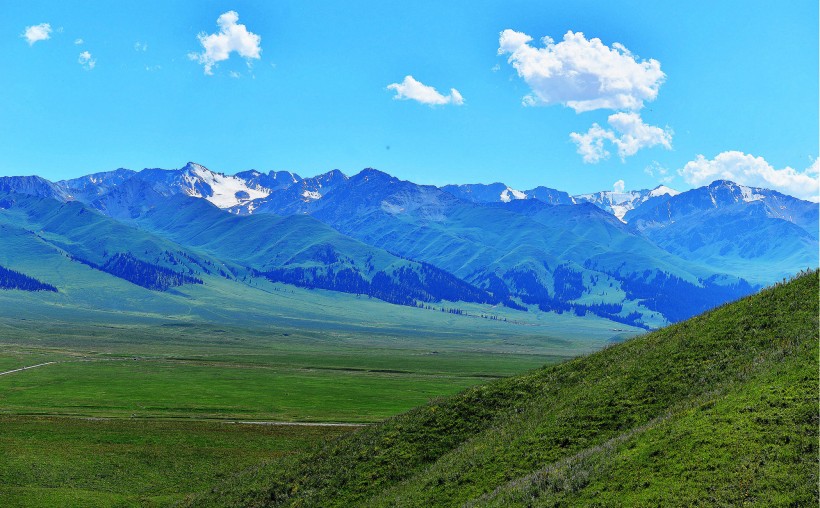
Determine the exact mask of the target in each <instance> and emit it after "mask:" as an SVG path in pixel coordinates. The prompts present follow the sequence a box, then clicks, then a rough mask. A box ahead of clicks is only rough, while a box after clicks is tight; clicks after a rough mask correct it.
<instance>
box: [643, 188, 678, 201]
mask: <svg viewBox="0 0 820 508" xmlns="http://www.w3.org/2000/svg"><path fill="white" fill-rule="evenodd" d="M678 194H680V191H677V190H675V189H673V188H671V187H667V186H666V185H658V186H657V187H655V188H654V189H652V190H651V191H650V192H649V197H653V198H654V197H658V196H677V195H678Z"/></svg>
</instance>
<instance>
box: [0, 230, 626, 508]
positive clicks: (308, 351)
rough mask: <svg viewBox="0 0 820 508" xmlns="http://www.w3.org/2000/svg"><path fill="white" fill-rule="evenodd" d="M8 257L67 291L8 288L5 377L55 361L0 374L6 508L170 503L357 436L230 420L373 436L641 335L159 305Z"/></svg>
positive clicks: (229, 302)
mask: <svg viewBox="0 0 820 508" xmlns="http://www.w3.org/2000/svg"><path fill="white" fill-rule="evenodd" d="M30 240H31V239H30V238H29V239H27V240H26V241H30ZM4 244H5V245H8V243H7V242H4ZM8 254H9V256H10V257H9V258H8V259H10V260H14V261H15V262H16V263H17V264H16V265H15V266H16V267H17V268H20V269H23V270H25V271H27V272H29V273H34V274H35V275H36V276H39V277H43V278H47V279H49V280H55V282H58V283H59V284H61V291H60V293H56V294H54V293H49V294H42V293H36V294H32V293H26V292H22V291H0V372H4V371H6V370H12V369H16V368H20V367H24V366H30V365H35V364H39V363H44V362H49V361H50V362H56V363H54V364H50V365H47V366H43V367H38V368H33V369H29V370H25V371H21V372H17V373H13V374H9V375H4V376H0V457H3V460H2V461H0V463H2V464H0V486H2V487H0V501H2V502H0V505H2V506H117V505H119V506H145V505H147V506H153V505H167V504H169V503H172V502H175V501H179V500H181V499H182V498H183V497H184V496H186V495H188V494H191V493H194V492H197V491H200V490H203V489H205V488H207V487H208V486H210V485H212V484H213V483H215V482H217V481H219V480H220V479H221V478H223V477H225V476H226V475H229V474H232V473H234V472H235V471H239V470H242V469H244V468H246V467H249V466H252V465H255V464H257V463H259V462H260V461H262V460H270V459H272V458H276V457H278V456H280V455H283V454H284V455H288V456H291V455H292V456H297V455H300V454H304V453H307V452H308V451H309V450H311V449H313V447H316V446H320V445H321V443H322V442H323V441H324V439H328V438H335V437H336V436H338V435H339V434H341V433H345V432H348V431H350V430H351V428H352V427H318V426H317V427H305V426H278V425H273V426H270V425H245V424H233V423H228V422H234V421H271V420H273V421H288V422H292V421H296V422H357V423H371V422H376V421H380V420H382V419H384V418H386V417H390V416H393V415H395V414H398V413H401V412H404V411H407V410H409V409H411V408H412V407H415V406H418V405H420V404H425V403H427V402H428V401H429V400H431V399H433V398H437V397H440V396H444V395H450V394H455V393H457V392H458V391H460V390H462V389H464V388H466V387H468V386H472V385H475V384H480V383H483V382H486V381H487V380H490V379H494V378H498V377H505V376H510V375H514V374H517V373H520V372H522V371H525V370H528V369H532V368H536V367H539V366H541V365H544V364H546V363H554V362H557V361H561V360H563V359H565V358H567V357H571V356H576V355H579V354H583V353H586V352H588V351H592V350H595V349H598V348H600V347H603V346H604V345H606V344H608V343H611V342H617V341H621V340H623V339H624V338H626V337H628V336H630V335H633V334H634V333H635V332H636V331H635V330H634V329H632V328H629V327H627V326H624V325H618V324H615V323H612V322H609V321H606V320H602V319H599V318H584V319H581V318H577V317H575V316H571V315H569V314H564V315H556V314H545V313H521V312H514V311H510V310H509V309H496V308H492V307H489V306H479V305H469V304H463V303H453V304H446V303H445V304H439V305H440V306H456V305H457V306H459V307H460V308H463V309H465V310H466V311H467V312H468V313H469V314H470V315H467V316H460V315H454V314H448V313H445V312H441V311H440V310H438V309H436V310H428V309H418V308H412V307H400V306H395V305H389V304H385V303H383V302H380V301H378V300H372V299H368V298H357V297H355V296H353V295H344V294H338V293H332V292H325V291H310V290H305V289H298V288H294V287H290V286H284V285H277V284H271V283H267V282H265V281H252V282H251V283H250V284H241V283H239V282H237V281H229V280H225V279H221V278H218V277H210V278H209V279H208V281H207V282H208V284H207V287H204V286H183V287H180V288H175V290H174V291H169V292H167V293H157V292H153V291H148V290H145V289H143V288H140V287H138V286H134V285H133V284H130V283H127V282H124V281H122V280H120V279H117V278H115V277H111V276H109V275H108V274H105V273H102V272H98V271H95V270H92V269H90V268H88V267H86V266H84V265H77V264H76V263H70V262H68V261H67V260H66V258H64V257H63V256H57V255H53V253H52V252H50V251H48V250H47V249H46V250H45V251H44V252H43V255H42V256H41V257H39V258H37V256H33V257H32V258H27V259H20V258H16V257H13V256H12V254H13V253H11V252H9V253H8ZM56 279H59V280H56ZM73 281H79V282H76V283H75V282H73ZM84 285H86V287H97V288H101V289H100V290H99V291H94V292H92V291H88V290H87V289H84V287H83V286H84ZM482 315H484V316H493V317H496V318H497V319H488V318H482V317H480V316H482ZM505 318H506V319H507V321H504V319H505Z"/></svg>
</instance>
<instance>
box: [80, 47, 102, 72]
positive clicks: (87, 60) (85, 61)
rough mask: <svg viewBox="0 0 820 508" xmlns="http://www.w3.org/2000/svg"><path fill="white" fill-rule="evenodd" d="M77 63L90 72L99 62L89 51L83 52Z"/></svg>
mask: <svg viewBox="0 0 820 508" xmlns="http://www.w3.org/2000/svg"><path fill="white" fill-rule="evenodd" d="M77 63H79V64H80V65H82V67H83V69H85V70H87V71H90V70H91V69H93V68H94V66H95V65H97V60H95V59H94V58H92V57H91V53H89V52H88V51H83V52H82V53H80V57H79V58H77Z"/></svg>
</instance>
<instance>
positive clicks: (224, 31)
mask: <svg viewBox="0 0 820 508" xmlns="http://www.w3.org/2000/svg"><path fill="white" fill-rule="evenodd" d="M238 22H239V14H237V13H236V11H228V12H226V13H224V14H222V15H221V16H219V18H217V20H216V24H217V25H218V26H219V32H216V33H213V34H206V33H205V32H201V33H200V34H199V35H197V39H199V43H200V44H201V45H202V52H201V53H189V54H188V58H190V59H191V60H194V61H196V62H199V63H200V64H202V65H203V67H204V69H205V74H207V75H212V74H213V67H214V65H216V64H217V63H218V62H221V61H223V60H227V59H228V58H230V56H231V53H234V52H235V53H237V54H239V56H241V57H242V58H245V59H246V61H247V62H248V64H249V65H250V62H251V59H256V60H259V58H261V57H260V53H261V52H262V46H261V44H262V37H260V36H258V35H256V34H254V33H252V32H249V31H248V29H247V27H246V26H245V25H241V24H239V23H238Z"/></svg>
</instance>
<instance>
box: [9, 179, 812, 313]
mask: <svg viewBox="0 0 820 508" xmlns="http://www.w3.org/2000/svg"><path fill="white" fill-rule="evenodd" d="M819 224H820V223H819V221H818V205H817V204H816V203H811V202H807V201H803V200H800V199H797V198H794V197H791V196H788V195H785V194H781V193H779V192H776V191H772V190H768V189H761V188H754V187H747V186H743V185H738V184H735V183H733V182H728V181H716V182H713V183H712V184H710V185H707V186H704V187H700V188H696V189H692V190H689V191H686V192H677V191H675V190H673V189H670V188H668V187H665V186H660V187H657V188H655V189H646V190H637V191H624V192H612V191H604V192H597V193H592V194H583V195H576V196H571V195H569V194H568V193H566V192H562V191H560V190H556V189H551V188H548V187H544V186H540V187H536V188H534V189H530V190H524V191H520V190H516V189H513V188H511V187H509V186H507V185H505V184H503V183H493V184H486V185H485V184H466V185H447V186H444V187H441V188H439V187H434V186H430V185H418V184H415V183H413V182H409V181H404V180H400V179H398V178H395V177H393V176H391V175H389V174H387V173H384V172H381V171H378V170H375V169H371V168H367V169H364V170H362V171H361V172H359V173H358V174H356V175H353V176H347V175H345V174H343V173H342V172H341V171H339V170H333V171H330V172H328V173H325V174H321V175H318V176H315V177H310V178H303V177H300V176H299V175H296V174H294V173H291V172H287V171H278V172H277V171H272V172H269V173H262V172H259V171H255V170H250V171H243V172H240V173H237V174H235V175H226V174H222V173H218V172H214V171H211V170H209V169H207V168H205V167H204V166H202V165H200V164H196V163H188V164H187V165H185V166H184V167H182V168H180V169H175V170H163V169H144V170H142V171H138V172H136V171H132V170H128V169H117V170H114V171H110V172H104V173H95V174H91V175H87V176H83V177H80V178H75V179H70V180H61V181H58V182H50V181H48V180H46V179H43V178H41V177H37V176H26V177H2V178H0V231H3V238H4V239H10V238H12V237H13V238H16V239H17V240H16V241H15V242H17V243H15V244H14V248H13V249H12V248H11V247H8V248H7V249H2V245H0V266H2V267H3V268H4V269H7V270H12V271H15V273H19V274H20V275H21V276H24V277H31V278H32V279H33V280H36V281H39V282H40V283H42V284H44V285H45V286H43V287H46V286H48V287H54V288H56V289H57V290H58V291H60V290H61V280H62V279H60V280H58V278H55V277H51V276H50V274H49V273H47V272H43V273H38V274H35V273H28V272H27V271H26V270H25V269H24V268H26V266H24V264H23V263H19V262H17V261H19V259H21V258H22V257H25V256H26V255H27V249H34V250H38V252H40V251H42V252H46V251H47V252H49V253H50V254H49V255H59V256H63V257H65V258H67V259H69V260H70V261H71V262H73V263H80V264H82V265H84V266H86V267H89V268H91V269H93V270H96V271H99V272H103V273H105V274H107V276H112V277H118V278H121V279H125V280H127V281H129V282H131V283H133V284H135V285H136V286H138V287H139V288H140V290H145V291H173V290H177V291H178V290H180V288H181V287H182V286H185V285H186V284H201V285H204V286H205V287H208V286H209V284H210V282H209V281H210V280H211V278H213V277H218V278H221V279H227V280H229V281H231V282H232V283H234V284H253V281H254V280H261V279H264V280H267V281H272V282H278V283H285V284H292V285H297V286H302V287H308V288H318V289H326V290H332V291H341V292H346V293H351V294H359V295H368V296H370V297H373V298H379V299H382V300H385V301H387V302H390V303H395V304H402V305H424V304H425V303H429V302H439V301H448V302H459V301H461V302H475V303H478V304H485V305H487V306H489V307H492V306H497V305H504V306H507V307H509V308H512V309H517V310H520V311H529V312H574V313H575V314H577V315H578V316H584V315H585V314H588V313H591V314H595V315H598V316H602V317H605V318H607V319H611V320H613V321H617V322H621V323H626V324H629V325H633V326H640V327H645V328H650V327H656V326H660V325H662V324H665V323H667V322H673V321H679V320H682V319H685V318H688V317H689V316H691V315H694V314H696V313H699V312H702V311H703V310H706V309H709V308H712V307H715V306H717V305H720V304H722V303H724V302H726V301H729V300H733V299H736V298H738V297H740V296H743V295H745V294H748V293H751V292H753V291H754V290H755V289H757V288H758V287H760V286H761V285H766V284H770V283H772V282H775V281H778V280H780V279H782V278H783V277H786V276H788V275H790V274H793V273H795V272H797V271H799V270H802V269H805V268H807V267H812V268H813V267H816V266H817V265H818V227H820V226H819ZM9 241H10V240H9ZM7 243H8V242H7ZM43 249H45V250H43ZM3 250H6V251H7V254H6V255H5V256H3ZM29 271H31V270H29ZM78 273H79V272H78ZM95 280H96V279H95ZM29 286H31V287H38V286H37V285H36V284H34V283H32V284H29ZM74 286H76V287H79V288H82V289H85V290H88V291H93V290H95V288H93V287H87V288H84V285H83V283H82V281H79V282H77V283H76V284H75V285H73V286H72V287H74ZM174 288H177V289H174ZM63 290H65V288H63Z"/></svg>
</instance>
